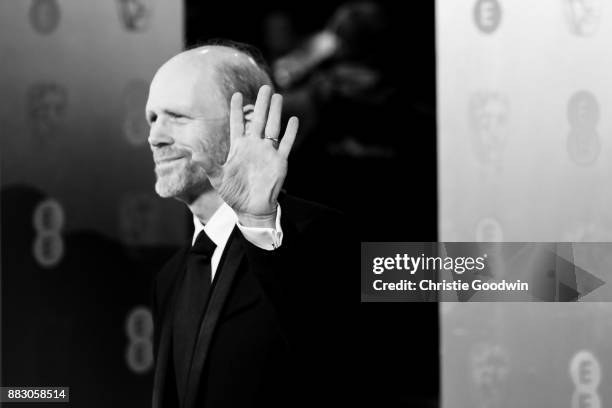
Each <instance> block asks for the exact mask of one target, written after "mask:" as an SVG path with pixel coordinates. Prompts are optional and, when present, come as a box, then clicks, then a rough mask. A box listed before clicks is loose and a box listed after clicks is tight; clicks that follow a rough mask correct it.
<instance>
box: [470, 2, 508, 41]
mask: <svg viewBox="0 0 612 408" xmlns="http://www.w3.org/2000/svg"><path fill="white" fill-rule="evenodd" d="M501 18H502V9H501V5H500V4H499V1H498V0H478V1H477V2H476V4H475V5H474V22H475V23H476V27H478V29H479V30H480V31H481V32H483V33H485V34H491V33H493V32H494V31H495V30H497V27H499V24H500V23H501Z"/></svg>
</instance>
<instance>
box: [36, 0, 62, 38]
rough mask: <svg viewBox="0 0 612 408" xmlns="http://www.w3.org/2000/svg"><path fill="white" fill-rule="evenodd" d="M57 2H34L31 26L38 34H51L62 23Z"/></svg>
mask: <svg viewBox="0 0 612 408" xmlns="http://www.w3.org/2000/svg"><path fill="white" fill-rule="evenodd" d="M60 15H61V13H60V8H59V4H58V3H57V0H33V1H32V5H31V6H30V24H32V28H34V31H36V32H37V33H38V34H43V35H46V34H51V33H52V32H53V31H55V29H56V28H57V26H58V25H59V21H60Z"/></svg>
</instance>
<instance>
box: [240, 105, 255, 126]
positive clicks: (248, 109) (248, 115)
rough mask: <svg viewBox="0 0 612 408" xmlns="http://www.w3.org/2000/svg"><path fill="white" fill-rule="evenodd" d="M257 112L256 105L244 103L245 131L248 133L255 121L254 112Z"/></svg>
mask: <svg viewBox="0 0 612 408" xmlns="http://www.w3.org/2000/svg"><path fill="white" fill-rule="evenodd" d="M254 112H255V105H253V104H252V103H250V104H248V105H244V107H243V108H242V114H243V115H244V133H248V131H249V128H250V127H251V122H252V121H253V113H254Z"/></svg>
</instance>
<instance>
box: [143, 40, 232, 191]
mask: <svg viewBox="0 0 612 408" xmlns="http://www.w3.org/2000/svg"><path fill="white" fill-rule="evenodd" d="M208 54H209V55H191V56H185V55H182V54H181V55H179V56H177V57H174V58H173V59H171V60H170V61H168V62H167V63H166V64H164V65H163V66H162V67H161V68H160V69H159V70H158V72H157V73H156V74H155V77H154V78H153V81H152V82H151V86H150V89H149V98H148V100H147V107H146V115H147V121H148V122H149V125H150V131H149V139H148V141H149V144H150V146H151V150H152V152H153V160H154V162H155V174H156V176H157V181H156V183H155V191H156V192H157V194H159V195H160V196H161V197H175V198H178V199H180V200H182V201H185V202H187V203H189V202H192V201H193V200H194V199H195V198H197V197H198V196H199V195H200V194H202V193H203V192H205V191H206V190H208V189H209V188H210V183H209V182H208V178H207V171H208V172H210V171H211V170H212V169H213V168H214V166H215V165H220V164H222V163H224V162H225V159H226V157H227V152H228V149H229V117H228V114H229V112H228V103H227V101H226V99H225V97H224V96H223V94H222V92H221V89H220V87H219V85H218V84H217V83H216V74H215V72H214V65H213V63H214V62H215V61H214V52H210V53H208ZM195 158H197V163H196V161H195V160H194V159H195Z"/></svg>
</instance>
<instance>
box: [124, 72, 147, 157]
mask: <svg viewBox="0 0 612 408" xmlns="http://www.w3.org/2000/svg"><path fill="white" fill-rule="evenodd" d="M148 92H149V88H148V85H147V83H146V82H145V81H143V80H139V79H137V80H133V81H131V82H128V84H127V85H126V87H125V89H124V90H123V96H122V99H123V101H122V103H123V110H122V113H123V120H122V123H121V129H122V131H123V136H124V137H125V138H126V140H127V141H128V143H130V144H132V145H133V146H141V145H143V144H144V143H145V142H146V141H147V136H148V134H149V125H148V123H147V121H146V119H145V115H144V113H143V112H144V110H145V105H146V103H147V94H148Z"/></svg>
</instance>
